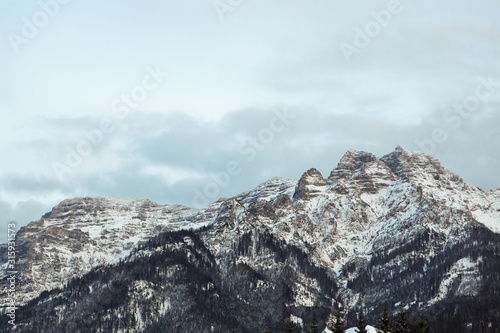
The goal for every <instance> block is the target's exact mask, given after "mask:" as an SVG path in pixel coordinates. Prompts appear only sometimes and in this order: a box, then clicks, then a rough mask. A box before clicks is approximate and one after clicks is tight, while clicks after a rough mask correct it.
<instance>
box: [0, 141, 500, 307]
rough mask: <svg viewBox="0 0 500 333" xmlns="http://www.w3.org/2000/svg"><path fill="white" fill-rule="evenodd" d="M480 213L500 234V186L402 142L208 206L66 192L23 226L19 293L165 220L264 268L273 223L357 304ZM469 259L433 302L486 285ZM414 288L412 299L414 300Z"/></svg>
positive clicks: (299, 290)
mask: <svg viewBox="0 0 500 333" xmlns="http://www.w3.org/2000/svg"><path fill="white" fill-rule="evenodd" d="M476 224H481V225H484V226H486V227H488V228H489V229H490V230H492V231H493V232H496V233H500V190H493V191H489V192H485V191H483V190H482V189H479V188H477V187H475V186H472V185H469V184H467V183H466V182H465V181H463V180H462V179H461V178H460V177H458V176H457V175H455V174H454V173H452V172H450V171H448V170H446V169H445V168H444V167H443V166H441V164H440V163H439V161H437V160H436V159H434V158H432V157H431V156H429V155H426V154H423V153H418V152H411V151H408V150H406V149H404V148H403V147H400V146H398V147H397V148H396V150H395V151H394V152H392V153H390V154H388V155H386V156H383V157H382V158H378V157H376V156H375V155H373V154H371V153H366V152H358V151H355V150H349V151H348V152H347V153H346V154H345V155H344V156H343V157H342V159H341V160H340V162H339V164H338V166H337V167H336V168H335V169H334V170H333V171H332V172H331V173H330V175H329V177H328V178H324V177H323V175H321V173H320V172H319V171H318V170H316V169H310V170H308V171H307V172H305V173H304V174H303V176H302V177H301V178H300V180H298V181H297V180H293V179H284V178H279V177H276V178H273V179H271V180H269V181H267V182H265V183H263V184H261V185H259V186H258V187H257V188H255V189H254V190H251V191H248V192H244V193H242V194H240V195H237V196H235V197H233V198H229V199H221V200H219V201H217V202H215V203H214V204H212V205H211V206H210V207H208V208H206V209H201V210H198V209H192V208H187V207H184V206H179V205H173V206H172V205H164V206H163V205H159V204H156V203H153V202H151V201H149V200H123V199H116V198H77V199H71V200H66V201H63V202H62V203H61V204H59V205H58V206H57V207H55V208H54V209H53V210H52V212H51V213H49V214H46V215H45V216H44V217H42V219H41V220H39V221H37V222H32V223H30V224H29V225H28V226H26V227H24V228H22V229H21V230H20V231H19V233H18V235H17V239H16V241H17V246H18V249H19V253H18V258H19V260H18V262H17V265H18V269H19V271H20V272H21V274H20V279H19V289H18V295H19V298H18V300H19V303H20V304H23V303H26V302H27V301H28V300H30V299H32V298H33V297H35V296H37V295H38V294H39V293H40V292H41V291H43V290H49V289H53V288H60V287H61V286H63V285H64V284H65V283H66V282H68V281H69V280H70V279H71V278H73V277H76V276H81V275H82V274H84V273H86V272H88V271H89V270H90V269H92V268H94V267H96V266H99V265H106V264H107V265H109V264H112V263H115V262H118V261H119V260H120V259H123V258H125V257H126V256H127V255H128V254H129V253H130V251H131V250H132V249H134V248H135V247H136V246H137V244H138V243H140V242H144V241H145V240H147V239H148V238H150V237H152V236H154V235H157V234H159V233H160V232H162V231H174V230H179V229H183V228H193V229H198V228H200V227H203V226H208V225H210V228H209V230H208V231H206V232H203V233H202V236H201V238H202V240H203V242H204V244H205V246H206V247H207V248H208V249H209V250H210V251H211V252H212V253H213V254H214V256H215V258H216V261H217V262H218V263H219V264H220V265H221V267H222V268H221V269H224V267H229V266H230V265H232V264H233V262H236V263H244V264H246V265H248V266H249V267H251V268H252V269H255V270H256V271H262V270H267V269H269V266H270V265H274V263H273V262H270V261H269V258H268V257H265V256H259V255H258V254H257V251H256V250H255V248H256V246H255V245H256V244H257V243H258V241H259V239H258V232H269V233H270V234H272V235H273V236H274V237H275V238H276V239H278V240H283V241H285V242H286V243H288V244H291V245H294V246H296V247H298V248H300V249H302V250H303V251H304V253H307V254H308V255H309V256H310V258H311V260H312V261H313V263H314V264H315V265H317V266H318V267H322V268H325V269H326V270H327V271H328V274H330V276H332V277H333V278H334V279H335V281H336V283H337V284H338V286H339V287H340V290H339V295H340V296H341V298H342V299H343V302H344V303H345V306H347V307H349V306H352V307H355V306H360V305H363V304H365V303H366V304H373V303H375V302H376V301H377V295H380V294H382V293H385V294H390V291H387V290H385V291H384V290H382V288H383V286H384V285H387V286H388V285H389V283H394V282H393V280H391V279H393V277H394V275H395V274H406V275H407V277H406V279H408V282H405V283H412V282H414V281H417V280H418V278H419V277H421V276H422V275H423V273H422V272H407V271H405V267H409V264H410V263H413V262H417V261H418V262H425V263H424V264H423V268H422V269H426V270H427V271H430V270H431V269H435V267H434V266H432V265H434V264H433V262H432V260H433V258H434V257H435V256H436V255H438V254H439V253H442V252H443V251H444V250H447V249H452V248H453V246H455V245H457V244H461V243H463V242H464V241H466V239H465V238H464V237H467V233H465V232H464V231H466V230H469V229H470V228H471V226H474V225H476ZM246 234H247V235H250V239H251V242H252V244H253V246H252V251H249V253H248V254H247V255H245V256H236V255H235V253H234V252H235V250H234V246H235V244H236V243H237V242H238V240H239V239H240V238H241V237H243V236H244V235H246ZM422 244H424V245H422ZM3 258H4V260H5V253H4V256H3ZM467 260H468V259H466V258H457V260H456V263H455V264H452V265H451V266H450V267H449V268H447V271H446V273H445V275H444V278H443V280H442V281H440V283H439V284H438V285H437V286H436V290H435V291H432V293H433V294H432V297H428V300H427V301H426V304H432V303H434V302H437V301H439V300H441V299H444V298H446V297H447V296H449V295H452V294H453V295H474V294H475V293H477V291H478V290H479V288H480V286H481V284H480V283H477V284H475V283H472V280H473V279H474V278H476V277H477V276H478V266H477V262H470V261H467ZM378 261H380V262H381V263H380V264H378V265H376V263H377V262H378ZM372 267H373V270H372ZM2 274H5V272H3V273H2ZM406 275H405V276H406ZM3 277H4V278H3V279H2V283H6V280H5V276H3ZM301 278H303V280H301V282H300V284H297V285H293V286H291V290H292V294H293V295H294V297H295V304H296V305H300V306H308V305H310V304H314V301H315V299H314V298H313V297H314V296H312V295H313V294H314V293H312V292H310V291H311V290H317V289H318V288H319V287H318V285H317V284H316V282H315V281H310V280H308V279H307V278H306V277H301ZM377 279H379V280H380V283H381V284H382V286H381V287H377V286H374V287H371V288H372V289H370V290H368V289H367V290H365V291H364V292H365V294H366V295H367V296H364V295H363V294H362V293H361V292H360V291H359V290H356V288H357V287H356V286H357V285H358V284H360V283H361V282H359V281H365V280H366V281H367V282H366V283H368V282H373V281H375V280H377ZM377 281H378V280H377ZM460 281H465V282H463V283H462V285H460V283H461V282H460ZM467 281H469V282H470V283H469V282H467ZM398 283H399V282H398ZM457 285H458V287H456V286H457ZM398 286H399V284H398ZM377 288H380V290H379V289H377ZM387 288H388V287H387ZM398 288H399V287H398ZM457 288H458V289H457ZM1 289H2V290H3V286H2V288H1ZM2 292H3V291H0V296H1V297H3V295H2V294H1V293H2ZM411 297H412V296H411ZM411 297H410V296H408V304H406V306H410V305H411V304H415V303H416V302H417V300H416V299H412V298H411ZM332 302H333V300H332ZM367 310H370V309H367Z"/></svg>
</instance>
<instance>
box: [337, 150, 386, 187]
mask: <svg viewBox="0 0 500 333" xmlns="http://www.w3.org/2000/svg"><path fill="white" fill-rule="evenodd" d="M376 160H377V157H376V156H375V155H373V154H372V153H368V152H365V151H357V150H354V149H349V150H348V151H347V152H346V153H345V154H344V156H342V158H341V159H340V162H339V164H338V165H337V167H336V168H335V169H334V170H333V171H332V172H331V173H330V177H329V179H330V180H332V181H336V180H338V179H341V178H349V177H350V176H352V174H353V173H354V171H356V170H358V169H359V168H361V166H362V165H363V164H365V163H369V162H373V161H376Z"/></svg>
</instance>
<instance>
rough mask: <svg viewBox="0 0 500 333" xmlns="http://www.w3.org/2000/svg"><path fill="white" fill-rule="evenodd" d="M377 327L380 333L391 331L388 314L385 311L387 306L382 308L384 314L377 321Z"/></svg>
mask: <svg viewBox="0 0 500 333" xmlns="http://www.w3.org/2000/svg"><path fill="white" fill-rule="evenodd" d="M378 323H379V324H378V325H379V327H380V329H381V330H382V333H389V332H390V330H391V319H390V318H389V312H388V311H387V304H386V305H385V306H384V313H383V314H382V317H380V319H379V322H378Z"/></svg>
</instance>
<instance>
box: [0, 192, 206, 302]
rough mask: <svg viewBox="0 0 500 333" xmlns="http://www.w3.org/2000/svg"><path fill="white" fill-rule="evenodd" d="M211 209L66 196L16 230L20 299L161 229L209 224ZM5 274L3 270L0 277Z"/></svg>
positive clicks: (110, 259) (118, 255) (114, 257)
mask: <svg viewBox="0 0 500 333" xmlns="http://www.w3.org/2000/svg"><path fill="white" fill-rule="evenodd" d="M213 214H214V212H213V210H211V209H207V210H205V211H203V212H201V211H200V210H197V209H193V208H188V207H184V206H180V205H159V204H156V203H154V202H151V201H149V200H125V199H117V198H111V197H102V198H75V199H69V200H65V201H63V202H61V203H60V204H59V205H57V206H56V207H54V208H53V209H52V211H51V212H50V213H48V214H46V215H44V216H43V217H42V218H41V219H40V220H39V221H36V222H32V223H30V224H28V225H27V226H25V227H22V228H21V229H20V230H19V232H18V233H17V235H16V246H17V251H18V258H19V259H18V260H17V262H16V269H17V270H18V271H20V272H21V274H20V275H19V278H18V286H19V287H18V290H17V292H18V299H17V301H18V302H19V304H24V303H25V302H27V301H28V300H30V299H31V298H33V297H35V296H37V295H38V294H39V293H40V292H42V291H44V290H50V289H54V288H61V287H62V286H63V285H64V284H65V283H66V282H68V281H69V280H70V279H72V278H74V277H78V276H81V275H82V274H84V273H86V272H88V271H89V270H90V269H92V268H94V267H97V266H99V265H109V264H113V263H116V262H118V261H119V260H121V259H123V258H125V257H126V256H127V255H128V254H129V253H130V251H131V250H132V249H134V248H135V247H136V246H137V244H138V243H139V242H141V241H145V240H147V239H148V238H149V237H152V236H154V235H157V234H158V233H159V232H161V231H167V230H179V229H183V228H199V227H202V226H205V225H207V224H208V223H209V222H210V220H211V218H212V217H213ZM4 260H5V259H4ZM5 274H6V270H3V271H2V272H0V278H2V277H5ZM3 281H4V282H5V281H6V280H5V279H4V280H3ZM2 293H3V288H2V291H0V295H1V294H2Z"/></svg>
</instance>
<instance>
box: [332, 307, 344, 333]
mask: <svg viewBox="0 0 500 333" xmlns="http://www.w3.org/2000/svg"><path fill="white" fill-rule="evenodd" d="M330 331H332V332H333V333H344V332H345V329H344V320H343V319H342V313H341V312H340V310H339V309H337V312H336V313H335V323H334V325H333V327H331V328H330Z"/></svg>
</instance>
